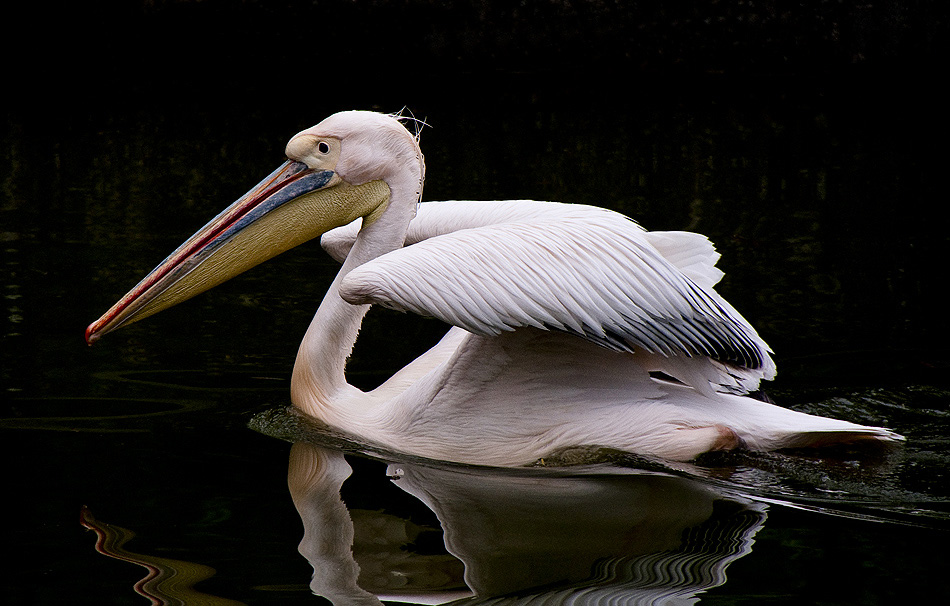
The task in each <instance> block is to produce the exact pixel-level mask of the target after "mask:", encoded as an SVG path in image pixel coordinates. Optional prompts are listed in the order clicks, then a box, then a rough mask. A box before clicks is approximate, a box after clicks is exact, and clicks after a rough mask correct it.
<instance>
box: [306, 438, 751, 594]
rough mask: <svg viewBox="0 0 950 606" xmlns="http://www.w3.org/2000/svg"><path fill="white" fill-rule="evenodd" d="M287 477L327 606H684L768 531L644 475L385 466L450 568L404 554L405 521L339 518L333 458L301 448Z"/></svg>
mask: <svg viewBox="0 0 950 606" xmlns="http://www.w3.org/2000/svg"><path fill="white" fill-rule="evenodd" d="M289 469H290V471H289V478H288V479H289V482H288V483H289V486H290V492H291V495H292V497H293V501H294V504H295V506H296V507H297V510H298V512H299V514H300V517H301V520H302V521H303V524H304V537H303V540H302V541H301V543H300V547H299V549H300V552H301V554H303V555H304V557H306V558H307V560H309V562H310V563H311V565H312V566H313V569H314V575H313V579H312V582H311V589H312V590H313V592H314V593H316V594H318V595H322V596H325V597H327V598H328V599H330V600H331V601H332V602H333V603H334V604H337V605H341V604H380V600H381V599H385V600H394V601H412V602H415V603H446V602H450V601H455V600H459V602H458V603H465V604H483V603H491V604H521V603H529V602H530V603H533V604H535V603H552V604H555V603H557V604H561V603H566V602H568V601H569V602H570V603H573V604H607V603H610V604H656V603H664V604H692V603H694V601H695V600H696V595H697V594H698V593H700V592H702V591H703V590H706V589H709V588H712V587H716V586H718V585H721V584H723V583H725V581H726V569H727V568H728V566H729V564H731V563H732V562H733V561H734V560H736V559H738V558H740V557H742V556H743V555H745V554H747V553H749V551H750V550H751V547H752V542H753V541H752V538H753V536H754V535H755V533H756V532H757V531H758V530H759V528H761V526H762V524H763V523H764V521H765V519H766V506H765V505H763V504H761V503H755V502H753V501H750V500H746V499H742V498H739V497H735V496H727V495H725V494H724V493H722V492H720V491H718V490H715V489H713V488H710V487H709V486H706V485H703V484H701V483H699V482H696V481H693V480H690V479H687V478H682V477H676V476H674V475H670V474H665V473H662V472H656V471H652V470H638V469H620V468H605V467H596V468H590V467H587V468H572V469H571V472H570V474H567V473H563V472H559V471H554V470H549V469H518V470H511V469H506V470H500V469H486V468H472V467H462V466H451V467H447V466H441V465H437V464H435V463H433V462H429V463H421V462H411V463H393V464H390V465H389V467H388V475H389V476H390V479H391V481H392V482H393V483H394V484H395V485H396V486H398V487H399V488H401V489H402V490H403V491H405V492H406V493H408V494H410V495H412V496H414V497H416V498H417V499H418V500H419V501H421V502H422V503H424V504H425V505H426V506H427V507H428V508H429V509H431V510H432V511H433V512H434V513H435V515H436V516H437V517H438V519H439V521H440V523H441V524H442V528H443V530H444V539H445V548H446V549H447V550H448V552H449V553H450V554H452V555H453V556H455V558H458V561H455V560H454V559H447V558H446V557H445V556H442V555H410V553H409V551H407V550H406V549H405V547H406V545H407V544H409V543H411V542H412V541H413V540H414V538H413V537H412V536H411V535H412V534H413V533H412V532H407V531H406V529H407V528H409V527H411V524H410V523H409V522H408V521H407V520H402V519H398V518H395V517H393V516H390V515H387V514H383V513H367V512H365V511H349V510H348V509H347V507H346V505H345V504H344V502H343V501H342V499H341V497H340V489H341V487H342V485H343V482H344V480H346V479H347V478H348V477H349V475H350V473H351V468H350V466H349V465H348V463H347V462H346V460H345V459H344V454H343V452H342V451H340V450H337V449H333V448H328V447H325V446H321V445H317V444H312V443H308V442H297V443H295V444H294V446H293V448H292V450H291V455H290V467H289ZM364 536H372V537H373V539H372V540H373V542H374V543H375V545H374V549H372V550H367V549H365V548H364V547H365V545H362V546H361V545H360V544H359V543H360V539H361V537H364ZM459 561H460V562H461V565H460V564H459V563H458V562H459ZM463 581H464V584H463Z"/></svg>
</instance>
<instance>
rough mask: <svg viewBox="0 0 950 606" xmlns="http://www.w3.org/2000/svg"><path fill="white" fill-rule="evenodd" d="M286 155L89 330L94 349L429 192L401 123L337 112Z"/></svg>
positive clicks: (409, 207) (407, 208)
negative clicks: (118, 332)
mask: <svg viewBox="0 0 950 606" xmlns="http://www.w3.org/2000/svg"><path fill="white" fill-rule="evenodd" d="M286 155H287V158H288V159H287V161H286V162H284V163H283V164H282V165H281V166H280V167H279V168H278V169H277V170H275V171H274V172H273V173H271V174H270V175H268V176H267V177H266V178H265V179H264V180H263V181H261V182H260V183H258V184H257V185H255V186H254V187H253V188H251V189H250V190H249V191H248V192H247V193H246V194H244V195H243V196H241V197H240V198H238V200H237V201H236V202H234V203H233V204H231V205H230V206H229V207H228V208H226V209H225V210H224V211H223V212H221V213H220V214H219V215H218V216H216V217H215V218H214V219H212V220H211V221H210V222H209V223H208V224H206V225H205V226H204V227H202V228H201V229H200V230H198V232H197V233H195V234H194V235H193V236H191V238H189V239H188V240H187V241H185V243H184V244H182V245H181V246H179V247H178V249H176V250H175V251H174V252H173V253H172V254H171V255H169V256H168V257H167V258H166V259H165V260H164V261H162V263H160V264H159V265H158V267H156V268H155V269H153V270H152V271H151V272H150V273H149V274H148V275H147V276H146V277H145V278H143V279H142V281H141V282H139V283H138V284H137V285H136V286H135V287H134V288H133V289H132V290H131V291H129V292H128V293H127V294H126V295H125V296H124V297H122V299H120V300H119V301H118V302H117V303H116V304H115V305H114V306H112V308H111V309H109V311H107V312H106V313H105V314H103V315H102V317H101V318H99V319H98V320H96V321H95V322H93V323H92V324H90V325H89V327H88V328H87V329H86V342H87V343H89V344H90V345H91V344H92V343H94V342H95V341H96V340H98V339H99V337H101V336H102V335H104V334H106V333H108V332H111V331H113V330H115V329H117V328H119V327H120V326H124V325H126V324H130V323H132V322H135V321H138V320H141V319H142V318H146V317H148V316H150V315H152V314H155V313H157V312H159V311H161V310H163V309H166V308H169V307H171V306H173V305H176V304H178V303H181V302H182V301H185V300H186V299H189V298H191V297H193V296H195V295H197V294H199V293H202V292H204V291H206V290H208V289H210V288H213V287H214V286H217V285H218V284H221V283H222V282H225V281H227V280H229V279H231V278H233V277H234V276H236V275H238V274H240V273H242V272H244V271H246V270H248V269H250V268H252V267H254V266H255V265H258V264H260V263H263V262H264V261H266V260H268V259H270V258H272V257H275V256H276V255H278V254H280V253H282V252H284V251H286V250H289V249H291V248H293V247H295V246H297V245H299V244H302V243H303V242H306V241H308V240H311V239H313V238H315V237H317V236H319V235H321V234H323V233H325V232H327V231H329V230H330V229H333V228H334V227H339V226H341V225H346V224H348V223H350V222H352V221H355V220H356V219H359V218H362V219H363V227H364V228H365V227H367V226H368V225H371V224H373V223H375V222H377V220H378V219H380V218H381V217H382V216H383V215H384V214H388V213H387V210H388V209H390V208H395V207H396V206H397V205H399V206H401V207H402V210H401V212H402V214H407V213H408V215H409V217H410V218H411V216H412V214H413V213H414V210H415V203H416V202H417V201H418V200H419V197H420V196H421V194H422V181H423V175H424V172H425V167H424V162H423V158H422V152H421V151H420V149H419V145H418V142H417V140H416V138H415V137H414V136H413V135H412V134H410V133H409V131H407V130H406V128H405V127H404V126H403V125H402V124H401V123H400V122H399V120H397V119H396V118H395V117H393V116H389V115H385V114H379V113H375V112H368V111H348V112H341V113H338V114H334V115H332V116H330V117H329V118H327V119H326V120H324V121H323V122H321V123H319V124H317V125H316V126H314V127H312V128H308V129H306V130H304V131H301V132H299V133H297V134H296V135H294V136H293V137H292V138H291V139H290V141H289V142H288V143H287V148H286ZM405 222H406V223H408V220H406V221H405ZM399 245H401V243H399Z"/></svg>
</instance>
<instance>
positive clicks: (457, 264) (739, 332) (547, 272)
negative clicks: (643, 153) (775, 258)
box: [324, 201, 774, 383]
mask: <svg viewBox="0 0 950 606" xmlns="http://www.w3.org/2000/svg"><path fill="white" fill-rule="evenodd" d="M344 229H345V228H344ZM350 229H351V230H352V229H353V228H350ZM353 234H354V236H355V231H354V232H353ZM330 239H331V241H333V240H335V242H336V248H337V249H338V250H343V249H348V246H347V245H346V243H345V242H346V241H347V240H349V237H348V236H346V235H345V234H344V233H343V232H341V233H338V234H335V235H332V236H331V237H330ZM340 242H344V244H342V245H341V244H340ZM324 244H325V245H326V244H327V242H326V241H325V243H324ZM407 244H410V245H407V246H406V247H405V248H402V249H400V250H397V251H393V252H391V253H389V254H386V255H383V256H381V257H379V258H377V259H375V260H373V261H371V262H369V263H367V264H365V265H362V266H360V267H358V268H356V269H354V270H353V271H351V272H350V273H349V274H348V275H347V276H346V277H345V278H344V280H343V282H342V284H341V290H340V294H341V296H342V297H343V298H344V299H345V300H347V301H349V302H351V303H354V304H363V303H374V304H379V305H383V306H385V307H389V308H392V309H397V310H401V311H408V312H413V313H417V314H420V315H423V316H432V317H436V318H440V319H442V320H444V321H445V322H448V323H450V324H453V325H455V326H459V327H461V328H464V329H466V330H468V331H470V332H472V333H475V334H480V335H496V334H500V333H501V332H503V331H510V330H514V329H517V328H519V327H528V326H531V327H536V328H542V329H547V330H558V331H565V332H569V333H572V334H575V335H577V336H579V337H582V338H584V339H587V340H589V341H592V342H594V343H597V344H599V345H601V346H603V347H606V348H609V349H613V350H617V351H631V352H632V351H636V350H637V349H641V348H642V349H644V350H646V351H649V352H652V353H658V354H661V355H663V356H667V357H685V358H691V357H708V358H711V359H712V360H716V361H718V362H720V363H723V364H725V365H727V366H726V368H734V369H735V370H736V371H737V374H739V375H742V380H745V379H748V378H755V379H756V380H755V382H756V383H757V379H759V378H766V379H768V378H771V376H772V375H773V374H774V365H773V363H772V360H771V358H770V357H769V349H768V346H767V345H766V344H765V343H764V341H762V339H761V338H760V337H759V336H758V334H756V332H755V330H754V329H753V328H752V327H751V326H750V325H749V324H748V323H747V322H746V321H745V320H744V319H743V318H742V316H741V315H739V314H738V313H737V312H736V311H735V310H734V309H733V308H732V307H731V306H730V305H728V303H726V302H725V301H723V300H722V299H721V297H719V296H718V294H716V293H715V291H713V290H712V286H713V284H715V282H716V281H718V279H719V277H720V276H721V275H722V274H721V273H720V272H719V271H718V270H716V269H715V268H714V263H715V261H716V259H717V258H718V255H717V254H716V253H715V251H714V250H713V248H712V245H711V244H709V242H708V240H706V239H705V238H704V237H702V236H699V235H697V234H688V233H683V232H646V231H644V230H643V229H642V228H641V227H640V226H638V225H637V224H636V223H634V222H633V221H631V220H629V219H627V218H626V217H624V216H622V215H620V214H618V213H614V212H612V211H607V210H604V209H599V208H594V207H587V206H579V205H565V204H556V203H543V202H528V201H519V202H496V203H491V202H442V203H426V204H423V205H421V206H420V213H419V215H418V217H417V219H416V220H414V221H413V225H411V226H410V234H409V237H408V240H407ZM344 256H345V253H344ZM750 374H751V375H752V376H750Z"/></svg>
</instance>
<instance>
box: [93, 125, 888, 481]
mask: <svg viewBox="0 0 950 606" xmlns="http://www.w3.org/2000/svg"><path fill="white" fill-rule="evenodd" d="M286 155H287V160H286V161H285V162H284V163H283V164H282V165H281V166H280V167H279V168H278V169H277V170H276V171H274V172H273V173H272V174H270V175H269V176H268V177H266V178H265V179H264V180H263V181H261V182H260V183H259V184H258V185H256V186H255V187H253V188H252V189H251V190H250V191H248V192H247V193H246V194H244V195H243V196H242V197H241V198H239V199H238V200H237V201H236V202H234V203H233V204H232V205H231V206H229V207H228V208H226V209H225V210H224V211H222V212H221V213H220V214H219V215H218V216H217V217H215V218H214V219H212V220H211V221H210V222H209V223H208V224H207V225H205V226H204V227H203V228H201V229H200V230H199V231H198V232H197V233H195V234H194V235H193V236H192V237H191V238H189V239H188V240H187V241H185V243H184V244H182V245H181V246H180V247H179V248H178V249H176V250H175V251H174V252H172V254H171V255H169V256H168V257H167V258H166V259H165V260H164V261H163V262H162V263H161V264H159V265H158V267H156V268H155V269H154V270H153V271H152V272H151V273H149V274H148V275H147V276H146V277H145V278H144V279H142V281H141V282H139V284H138V285H136V286H135V287H134V288H133V289H132V290H131V291H129V293H128V294H126V295H125V296H124V297H123V298H122V299H120V300H119V301H118V302H117V303H116V304H115V305H114V306H113V307H112V308H111V309H109V311H107V312H106V313H105V314H104V315H103V316H102V317H101V318H99V319H98V320H96V321H95V322H94V323H93V324H91V325H90V326H89V327H88V328H87V330H86V341H87V342H88V343H89V344H92V343H93V342H95V341H96V340H97V339H99V338H100V337H101V336H102V335H104V334H106V333H108V332H111V331H113V330H115V329H117V328H119V327H120V326H124V325H126V324H129V323H131V322H134V321H138V320H141V319H143V318H145V317H148V316H149V315H152V314H154V313H156V312H158V311H161V310H163V309H166V308H168V307H171V306H173V305H176V304H178V303H181V302H182V301H184V300H186V299H188V298H190V297H192V296H195V295H197V294H199V293H201V292H203V291H205V290H208V289H210V288H212V287H214V286H216V285H218V284H220V283H222V282H224V281H226V280H228V279H230V278H232V277H234V276H236V275H238V274H240V273H241V272H243V271H245V270H247V269H249V268H251V267H253V266H255V265H258V264H259V263H262V262H263V261H265V260H267V259H270V258H272V257H274V256H275V255H277V254H279V253H281V252H283V251H286V250H288V249H290V248H292V247H294V246H297V245H298V244H301V243H303V242H305V241H307V240H310V239H312V238H315V237H317V236H321V235H322V244H323V246H324V247H325V248H326V249H327V250H328V251H329V252H330V254H331V255H333V256H335V257H336V258H337V259H338V260H341V261H342V264H343V265H342V268H341V270H340V272H339V274H338V275H337V276H336V278H335V279H334V280H333V282H332V284H331V285H330V287H329V290H328V292H327V294H326V296H325V298H324V299H323V301H322V303H321V304H320V306H319V308H318V309H317V312H316V314H315V315H314V318H313V321H312V322H311V324H310V326H309V328H308V330H307V332H306V334H305V335H304V338H303V341H302V343H301V344H300V348H299V351H298V354H297V358H296V362H295V364H294V369H293V375H292V381H291V400H292V402H293V404H294V405H295V406H296V407H297V408H298V409H299V410H301V411H303V412H304V413H305V414H307V415H310V416H312V417H315V418H317V419H319V420H321V421H322V422H324V423H326V424H327V425H329V426H330V427H332V428H334V429H337V430H339V431H341V432H343V433H346V434H350V435H352V436H356V437H358V438H359V439H360V440H363V441H365V442H367V443H371V444H375V445H378V446H381V447H384V448H387V449H390V450H393V451H396V452H402V453H407V454H412V455H418V456H423V457H428V458H433V459H440V460H445V461H454V462H461V463H474V464H483V465H499V466H517V465H525V464H531V463H533V462H536V461H537V460H539V459H542V458H544V457H546V456H549V455H551V454H552V453H557V452H560V451H563V450H564V449H571V448H574V447H601V448H607V449H617V450H621V451H627V452H633V453H637V454H641V455H647V456H657V457H662V458H666V459H671V460H677V461H685V460H690V459H693V458H695V457H696V456H698V455H700V454H702V453H705V452H707V451H713V450H725V449H735V448H745V449H750V450H773V449H780V448H789V447H809V446H821V445H826V444H830V443H838V442H855V441H877V442H884V443H888V442H897V441H900V440H902V439H903V438H902V437H901V436H900V435H898V434H896V433H894V432H891V431H889V430H887V429H884V428H879V427H867V426H862V425H857V424H854V423H850V422H846V421H843V420H836V419H828V418H823V417H818V416H812V415H808V414H803V413H800V412H796V411H792V410H789V409H786V408H782V407H779V406H775V405H772V404H769V403H766V402H762V401H760V400H758V399H756V398H754V397H749V395H748V394H749V393H750V392H752V391H755V390H756V389H758V387H759V384H760V382H761V381H763V380H769V379H772V378H773V377H774V375H775V365H774V362H773V360H772V357H771V351H770V349H769V347H768V346H767V345H766V343H765V342H764V341H763V340H762V338H761V337H759V335H758V334H757V333H756V331H755V330H754V329H753V328H752V326H750V324H749V323H748V322H747V321H746V320H745V319H744V318H743V317H742V316H741V315H740V314H739V313H738V312H737V311H736V310H735V309H733V307H732V306H731V305H729V303H727V302H726V301H725V300H724V299H723V298H722V297H720V296H719V295H718V294H717V293H716V291H715V290H714V288H713V287H714V286H715V284H716V283H717V282H718V281H719V279H720V278H721V277H722V275H723V274H722V272H720V271H719V270H718V269H717V268H716V267H715V263H716V261H717V260H718V257H719V255H718V253H716V252H715V249H714V248H713V246H712V244H711V243H710V242H709V241H708V240H707V239H706V238H705V237H704V236H701V235H698V234H694V233H688V232H672V231H671V232H650V231H646V230H645V229H643V228H642V227H641V226H639V225H638V224H637V223H635V222H634V221H632V220H631V219H629V218H627V217H625V216H623V215H621V214H619V213H615V212H612V211H609V210H606V209H602V208H596V207H591V206H583V205H573V204H562V203H553V202H537V201H529V200H521V201H493V202H471V201H450V202H426V203H420V201H421V196H422V186H423V179H424V174H425V163H424V159H423V155H422V152H421V150H420V147H419V140H418V135H413V134H412V133H410V132H409V131H408V130H407V128H406V127H405V126H404V125H403V124H402V122H401V121H400V119H399V117H398V116H393V115H386V114H380V113H375V112H367V111H346V112H341V113H337V114H334V115H332V116H330V117H329V118H327V119H325V120H324V121H322V122H320V123H319V124H317V125H316V126H314V127H312V128H309V129H306V130H303V131H301V132H300V133H298V134H296V135H295V136H294V137H293V138H291V139H290V141H289V143H288V144H287V147H286ZM373 304H377V305H383V306H385V307H389V308H392V309H397V310H402V311H405V312H412V313H416V314H420V315H423V316H427V317H435V318H439V319H441V320H443V321H445V322H446V323H448V324H450V325H451V328H449V330H448V332H447V333H446V334H445V336H444V337H443V338H442V340H441V341H440V342H439V343H437V344H436V345H435V346H433V347H432V348H431V349H430V350H429V351H427V352H426V353H424V354H423V355H421V356H420V357H419V358H417V359H416V360H414V361H413V362H411V363H410V364H408V365H407V366H405V367H404V368H402V369H401V370H399V371H398V372H396V373H395V374H394V375H393V376H392V377H391V378H390V379H388V380H387V381H385V382H384V383H383V384H382V385H380V386H379V387H377V388H376V389H373V390H371V391H366V392H364V391H362V390H359V389H357V388H355V387H353V386H351V385H349V384H348V383H347V381H346V377H345V373H344V370H345V363H346V360H347V357H348V355H349V354H350V352H351V350H352V347H353V344H354V343H355V341H356V338H357V333H358V331H359V328H360V324H361V322H362V319H363V317H364V315H365V314H366V312H367V310H368V309H369V307H370V305H373Z"/></svg>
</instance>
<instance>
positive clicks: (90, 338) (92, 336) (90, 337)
mask: <svg viewBox="0 0 950 606" xmlns="http://www.w3.org/2000/svg"><path fill="white" fill-rule="evenodd" d="M100 336H101V334H100V333H98V332H96V323H95V322H94V323H92V324H90V325H89V326H88V327H86V345H89V346H90V347H91V346H92V345H93V344H94V343H95V342H96V341H98V340H99V337H100Z"/></svg>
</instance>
